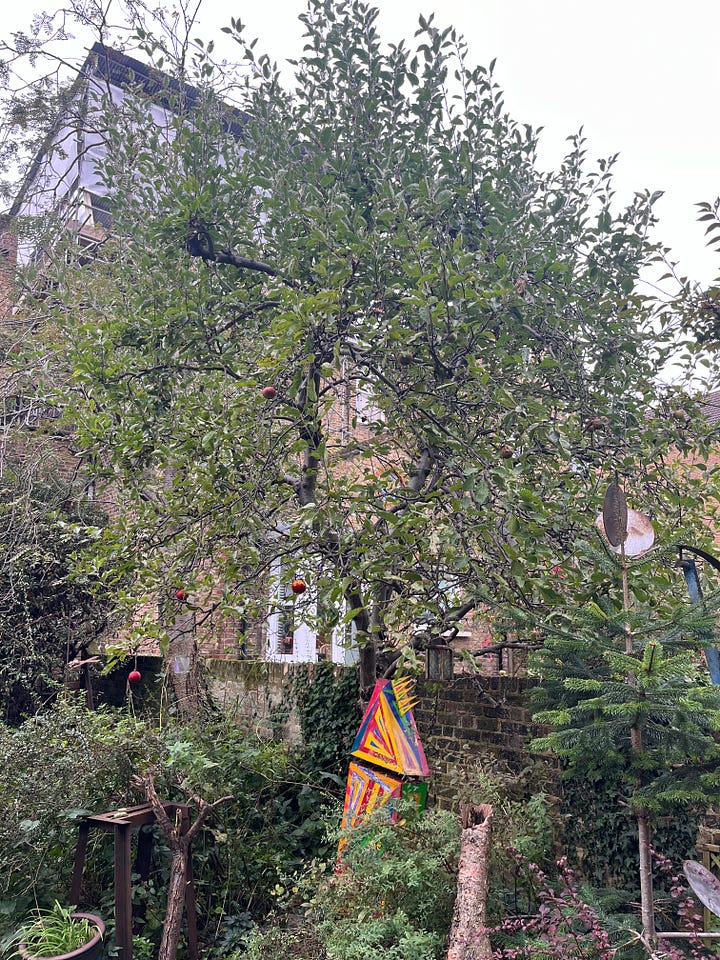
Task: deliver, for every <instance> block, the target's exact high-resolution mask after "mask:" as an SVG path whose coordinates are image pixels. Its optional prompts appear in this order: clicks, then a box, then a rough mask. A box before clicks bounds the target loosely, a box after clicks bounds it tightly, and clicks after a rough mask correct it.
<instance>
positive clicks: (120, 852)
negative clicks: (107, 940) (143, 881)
mask: <svg viewBox="0 0 720 960" xmlns="http://www.w3.org/2000/svg"><path fill="white" fill-rule="evenodd" d="M130 836H131V831H130V827H129V826H128V825H127V824H125V823H118V824H116V825H115V943H116V945H117V948H118V951H119V957H120V960H132V896H131V893H130V891H131V878H132V871H131V860H130Z"/></svg>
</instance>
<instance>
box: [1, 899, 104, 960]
mask: <svg viewBox="0 0 720 960" xmlns="http://www.w3.org/2000/svg"><path fill="white" fill-rule="evenodd" d="M75 909H76V908H75V907H74V906H73V907H64V906H63V905H62V904H61V903H59V902H58V901H57V900H56V901H55V903H54V904H53V905H52V907H50V909H49V910H40V909H38V910H36V911H35V912H34V914H33V915H32V917H31V919H30V920H29V921H28V923H26V924H25V925H24V926H23V927H22V928H21V930H20V931H19V933H18V949H17V951H16V953H15V956H32V957H57V956H62V955H63V954H66V953H72V952H73V951H74V950H79V949H80V947H83V946H84V945H85V944H86V943H89V942H90V940H92V938H93V937H94V936H95V933H96V931H97V928H96V927H95V926H93V924H92V923H91V922H90V920H88V919H87V918H85V917H77V916H73V911H74V910H75Z"/></svg>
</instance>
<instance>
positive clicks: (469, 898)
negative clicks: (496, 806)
mask: <svg viewBox="0 0 720 960" xmlns="http://www.w3.org/2000/svg"><path fill="white" fill-rule="evenodd" d="M492 812H493V810H492V807H491V806H489V805H488V804H486V803H483V804H480V805H478V806H473V805H471V804H463V805H462V806H461V808H460V815H461V820H462V828H463V829H462V833H461V834H460V860H459V864H458V880H457V895H456V897H455V909H454V911H453V921H452V926H451V928H450V938H449V940H448V952H447V960H490V957H491V956H492V949H491V947H490V936H489V934H488V932H487V898H488V883H489V880H488V859H489V855H490V824H491V820H492Z"/></svg>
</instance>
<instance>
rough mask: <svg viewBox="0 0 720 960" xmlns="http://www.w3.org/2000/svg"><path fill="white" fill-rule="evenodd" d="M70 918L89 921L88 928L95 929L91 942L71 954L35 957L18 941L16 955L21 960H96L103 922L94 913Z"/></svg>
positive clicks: (100, 950) (102, 932)
mask: <svg viewBox="0 0 720 960" xmlns="http://www.w3.org/2000/svg"><path fill="white" fill-rule="evenodd" d="M70 916H71V917H75V918H76V919H78V920H89V921H90V927H91V929H92V927H95V934H94V936H93V938H92V940H88V942H87V943H85V944H83V946H82V947H78V949H77V950H73V951H72V953H61V954H57V955H55V956H54V957H36V956H35V954H33V953H30V952H29V951H28V949H27V947H26V946H25V943H24V942H23V941H20V944H19V945H18V953H19V954H20V956H21V957H22V958H23V960H96V958H97V957H99V956H100V954H101V953H102V949H103V937H104V936H105V922H104V921H103V920H102V918H101V917H98V916H97V915H96V914H94V913H80V912H79V911H78V912H76V913H71V914H70Z"/></svg>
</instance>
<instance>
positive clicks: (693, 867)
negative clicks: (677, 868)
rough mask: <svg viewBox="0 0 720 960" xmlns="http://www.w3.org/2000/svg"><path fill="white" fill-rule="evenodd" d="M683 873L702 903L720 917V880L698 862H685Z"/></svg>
mask: <svg viewBox="0 0 720 960" xmlns="http://www.w3.org/2000/svg"><path fill="white" fill-rule="evenodd" d="M683 873H684V874H685V876H686V877H687V881H688V883H689V884H690V886H691V887H692V891H693V893H694V894H695V896H696V897H697V898H698V900H699V901H700V903H701V904H702V905H703V906H704V907H707V908H708V910H709V911H710V912H711V913H714V914H715V916H716V917H720V880H718V878H717V877H716V876H714V875H713V874H712V873H710V871H709V870H708V869H707V868H706V867H704V866H703V865H702V864H701V863H698V862H697V860H684V861H683Z"/></svg>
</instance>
